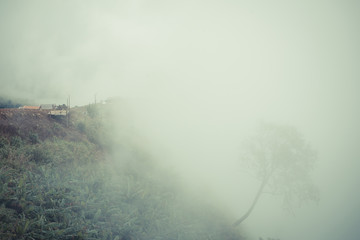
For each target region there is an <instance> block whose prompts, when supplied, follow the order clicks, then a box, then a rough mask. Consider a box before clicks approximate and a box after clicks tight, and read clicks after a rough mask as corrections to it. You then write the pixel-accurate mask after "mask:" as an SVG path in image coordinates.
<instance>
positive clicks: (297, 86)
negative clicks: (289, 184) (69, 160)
mask: <svg viewBox="0 0 360 240" xmlns="http://www.w3.org/2000/svg"><path fill="white" fill-rule="evenodd" d="M359 10H360V4H359V3H358V2H356V1H350V0H349V1H293V2H290V1H272V2H271V3H270V2H267V1H230V0H226V1H160V0H153V1H141V0H139V1H135V0H134V1H110V0H109V1H86V2H85V1H31V2H29V1H1V3H0V34H1V38H0V52H1V54H0V84H1V87H0V94H1V96H5V97H9V98H17V99H19V98H22V99H28V100H29V101H30V102H31V101H33V102H34V103H37V104H41V103H57V104H62V103H65V102H66V98H67V96H68V95H70V96H71V101H72V105H73V106H75V105H84V104H88V103H90V102H94V98H95V96H96V99H97V101H100V100H106V99H108V98H110V97H120V98H121V99H122V100H123V101H124V102H125V103H126V105H127V108H128V109H130V111H131V117H129V119H131V122H130V124H129V127H131V128H132V129H133V131H134V132H136V134H137V135H139V136H141V137H139V138H138V139H141V140H139V141H140V142H141V143H139V144H142V146H143V147H144V149H146V150H147V151H149V153H150V154H151V155H152V156H153V157H154V159H156V161H158V163H159V164H160V165H161V166H163V167H164V168H165V169H169V171H170V170H171V171H175V172H176V173H177V174H178V176H179V179H180V181H182V182H183V184H184V185H185V186H186V187H187V188H188V189H189V191H190V192H193V193H195V194H200V195H203V196H204V201H213V202H215V203H216V204H217V205H218V206H219V208H221V209H223V211H225V212H226V214H228V215H230V216H231V217H232V218H233V219H234V221H235V219H237V218H239V217H240V216H241V215H242V214H243V213H244V212H245V211H246V210H247V208H248V207H249V206H250V204H251V201H252V199H253V197H254V195H255V193H256V191H257V188H258V186H259V184H260V183H259V182H257V180H256V179H255V178H253V177H252V176H251V175H250V174H249V172H248V171H247V169H244V168H243V167H242V166H241V164H240V163H239V157H240V150H241V143H242V141H243V140H244V139H245V138H246V137H247V136H249V135H251V134H252V133H253V132H254V131H255V129H256V127H257V125H258V124H259V123H261V122H263V121H266V122H267V121H269V122H274V123H278V124H289V125H293V126H295V127H296V128H297V129H298V130H299V131H300V132H301V133H302V134H303V135H304V138H305V139H306V141H308V142H309V143H310V144H311V145H312V146H313V147H314V148H315V149H316V150H317V152H318V161H317V163H316V168H315V169H314V172H313V182H314V184H316V185H317V186H318V187H319V189H320V201H319V203H318V205H316V204H309V205H304V206H302V207H301V208H299V209H295V216H292V215H289V214H288V213H286V212H284V211H283V210H282V206H281V200H280V199H279V198H278V197H275V196H271V195H263V196H262V197H261V199H260V201H259V202H258V205H257V206H256V208H255V209H254V211H253V213H252V214H251V215H250V217H249V218H248V219H247V220H246V221H245V222H244V223H243V224H242V228H243V229H244V230H246V231H247V232H248V233H249V235H250V236H251V238H252V239H258V238H259V237H263V238H266V237H274V238H280V239H292V240H296V239H299V240H300V239H309V240H310V239H314V240H315V239H316V240H318V239H327V240H330V239H334V240H335V239H358V238H359V237H360V230H359V228H358V225H359V223H360V191H359V189H358V186H357V185H358V183H359V182H360V175H359V173H358V170H359V169H360V162H359V159H360V149H359V142H360V126H359V122H360V107H359V103H360V96H359V90H360V82H359V77H360V66H359V63H360V47H359V44H358V43H359V42H360V30H359V27H358V23H359V21H360V17H359V14H358V12H359Z"/></svg>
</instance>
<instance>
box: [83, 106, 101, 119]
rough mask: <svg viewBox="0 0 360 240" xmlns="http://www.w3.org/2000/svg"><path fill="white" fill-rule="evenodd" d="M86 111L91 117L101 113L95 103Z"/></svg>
mask: <svg viewBox="0 0 360 240" xmlns="http://www.w3.org/2000/svg"><path fill="white" fill-rule="evenodd" d="M86 111H87V114H88V115H89V116H90V117H91V118H95V117H97V116H98V115H99V109H98V107H97V106H96V105H95V104H89V105H88V106H87V108H86Z"/></svg>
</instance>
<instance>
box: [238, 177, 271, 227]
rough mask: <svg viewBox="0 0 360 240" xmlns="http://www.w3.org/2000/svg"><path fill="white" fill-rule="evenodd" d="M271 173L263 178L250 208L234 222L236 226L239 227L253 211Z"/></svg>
mask: <svg viewBox="0 0 360 240" xmlns="http://www.w3.org/2000/svg"><path fill="white" fill-rule="evenodd" d="M270 175H271V174H269V176H267V177H265V178H264V179H263V181H262V183H261V185H260V188H259V190H258V192H257V194H256V196H255V199H254V201H253V203H252V205H251V207H250V208H249V210H248V211H247V212H246V213H245V214H244V215H243V216H242V217H241V218H239V219H238V220H236V222H234V224H233V226H234V227H237V226H238V225H239V224H240V223H242V222H243V221H244V220H245V219H246V218H247V217H248V216H249V215H250V213H251V212H252V210H253V209H254V207H255V205H256V203H257V201H258V200H259V198H260V195H261V193H262V191H263V189H264V187H265V185H266V183H267V182H268V180H269V178H270Z"/></svg>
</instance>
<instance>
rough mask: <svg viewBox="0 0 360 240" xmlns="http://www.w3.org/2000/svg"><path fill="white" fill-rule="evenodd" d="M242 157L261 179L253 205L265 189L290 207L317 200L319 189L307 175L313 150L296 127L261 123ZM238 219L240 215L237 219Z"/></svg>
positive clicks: (314, 156)
mask: <svg viewBox="0 0 360 240" xmlns="http://www.w3.org/2000/svg"><path fill="white" fill-rule="evenodd" d="M242 160H243V161H244V162H245V163H246V165H247V166H248V167H249V168H250V169H251V170H253V172H254V174H255V175H256V177H257V178H258V179H259V180H260V182H261V183H262V184H261V187H260V189H259V192H258V194H257V196H256V198H255V200H254V203H253V205H252V208H253V207H254V205H255V204H256V201H257V200H258V198H259V196H260V194H261V193H262V192H263V190H264V189H266V192H268V193H272V194H276V195H281V196H283V206H284V208H285V209H286V210H289V211H292V209H293V206H294V205H300V204H301V203H303V202H306V201H317V200H318V190H317V188H316V187H315V186H314V185H313V183H312V181H311V175H310V173H311V170H312V169H313V165H314V162H315V160H316V152H315V151H314V150H313V149H312V148H311V146H310V145H309V144H308V143H306V142H305V140H304V139H303V137H302V135H301V134H300V133H299V132H298V131H297V129H296V128H294V127H291V126H283V125H275V124H263V125H262V126H261V127H260V129H259V132H258V134H257V135H255V136H254V137H252V138H251V139H250V140H249V141H248V142H247V144H246V146H245V148H244V155H243V157H242ZM252 208H250V212H251V210H252ZM250 212H248V213H247V214H245V215H244V216H245V218H246V217H247V216H248V214H249V213H250ZM245 218H244V217H243V218H242V219H241V220H244V219H245ZM239 222H241V221H240V219H239V220H238V221H237V222H236V223H237V224H239Z"/></svg>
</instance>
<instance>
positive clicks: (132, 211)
mask: <svg viewBox="0 0 360 240" xmlns="http://www.w3.org/2000/svg"><path fill="white" fill-rule="evenodd" d="M87 124H88V125H87V128H86V129H83V130H84V131H87V130H88V128H89V126H91V124H92V123H91V122H90V123H87ZM57 127H58V128H60V127H59V126H57ZM96 129H97V130H96V131H97V132H96V134H99V133H101V125H99V124H98V125H96ZM85 134H86V133H85ZM105 149H107V148H104V146H103V143H102V144H99V143H98V141H77V142H76V141H69V140H65V139H61V138H52V139H50V138H49V139H47V140H45V141H40V140H37V141H35V142H34V141H32V140H31V139H30V140H29V139H21V138H19V137H10V140H9V139H7V138H5V137H1V138H0V239H118V240H130V239H132V240H134V239H158V240H160V239H164V240H165V239H166V240H171V239H174V240H175V239H177V240H181V239H183V240H188V239H194V240H195V239H196V240H198V239H242V238H241V236H240V234H239V233H238V232H236V231H235V230H234V229H232V228H231V226H230V223H229V222H227V221H226V219H225V218H224V217H223V216H221V214H219V213H217V212H216V210H214V209H209V208H208V207H206V206H204V205H202V204H201V203H198V202H191V200H190V201H189V198H188V197H185V196H184V195H183V194H182V193H181V191H180V190H179V187H178V186H177V184H176V180H174V179H172V178H171V177H169V176H168V175H167V174H166V173H164V172H161V171H159V170H157V168H156V167H155V166H154V165H153V164H152V163H151V161H150V160H149V159H145V158H146V154H133V155H132V156H131V158H127V159H122V158H119V157H118V158H116V157H114V156H112V155H111V153H109V152H106V150H105ZM124 151H125V149H124ZM129 151H134V150H133V149H131V150H129ZM135 152H140V153H141V151H140V150H139V151H135ZM185 199H186V201H185ZM185 202H186V203H185Z"/></svg>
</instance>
